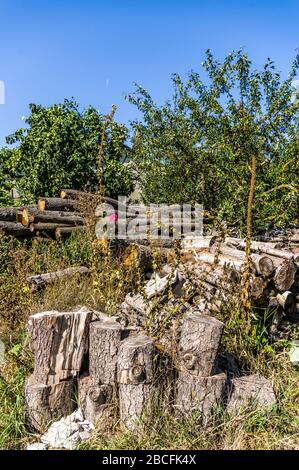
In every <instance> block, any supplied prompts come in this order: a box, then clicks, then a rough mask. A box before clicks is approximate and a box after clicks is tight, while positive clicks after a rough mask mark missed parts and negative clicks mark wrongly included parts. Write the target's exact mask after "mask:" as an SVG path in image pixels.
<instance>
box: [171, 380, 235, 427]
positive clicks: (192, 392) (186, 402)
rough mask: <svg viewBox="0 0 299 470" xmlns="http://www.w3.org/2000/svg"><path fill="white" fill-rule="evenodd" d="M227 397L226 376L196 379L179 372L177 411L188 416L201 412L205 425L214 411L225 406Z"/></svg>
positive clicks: (176, 399) (176, 397) (176, 398)
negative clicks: (219, 406) (224, 402)
mask: <svg viewBox="0 0 299 470" xmlns="http://www.w3.org/2000/svg"><path fill="white" fill-rule="evenodd" d="M226 395H227V386H226V374H224V373H221V374H217V375H213V376H211V377H196V376H194V375H190V374H189V373H188V372H179V375H178V379H177V381H176V394H175V410H177V411H179V412H181V413H183V414H188V413H191V412H194V411H197V412H200V414H201V418H202V420H203V423H204V424H206V423H207V421H208V419H209V418H210V417H211V414H212V412H213V409H214V408H215V407H216V406H217V405H221V404H223V401H224V400H225V397H226Z"/></svg>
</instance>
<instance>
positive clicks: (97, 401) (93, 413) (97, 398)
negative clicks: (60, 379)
mask: <svg viewBox="0 0 299 470" xmlns="http://www.w3.org/2000/svg"><path fill="white" fill-rule="evenodd" d="M78 399H79V407H80V408H81V410H82V412H83V416H84V419H87V420H88V421H90V422H91V423H93V424H94V425H101V429H102V428H105V427H108V425H109V421H110V417H111V413H112V399H113V387H112V385H106V384H105V385H97V384H95V383H94V381H93V379H92V377H90V376H85V377H80V379H79V384H78Z"/></svg>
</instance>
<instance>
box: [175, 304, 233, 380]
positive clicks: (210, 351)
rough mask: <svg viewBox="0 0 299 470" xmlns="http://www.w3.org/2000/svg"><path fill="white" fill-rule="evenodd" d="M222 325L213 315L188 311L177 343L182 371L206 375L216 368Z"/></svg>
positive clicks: (211, 373) (212, 372)
mask: <svg viewBox="0 0 299 470" xmlns="http://www.w3.org/2000/svg"><path fill="white" fill-rule="evenodd" d="M223 328H224V325H223V323H222V322H220V321H219V320H217V319H216V318H214V317H211V316H208V315H202V314H199V313H190V314H188V315H187V316H186V317H185V318H184V320H183V324H182V327H181V335H180V340H179V344H178V354H179V361H180V364H181V366H182V370H183V371H188V372H189V374H191V375H197V376H201V377H208V376H210V375H213V374H214V372H215V370H216V358H217V353H218V349H219V345H220V340H221V336H222V332H223Z"/></svg>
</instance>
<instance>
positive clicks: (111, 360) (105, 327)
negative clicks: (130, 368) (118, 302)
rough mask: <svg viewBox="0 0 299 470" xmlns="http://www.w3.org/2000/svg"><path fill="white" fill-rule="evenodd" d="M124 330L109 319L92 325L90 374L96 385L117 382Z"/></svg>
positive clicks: (90, 335)
mask: <svg viewBox="0 0 299 470" xmlns="http://www.w3.org/2000/svg"><path fill="white" fill-rule="evenodd" d="M124 333H125V332H124V330H123V328H122V326H121V325H120V323H118V322H117V321H115V320H113V319H109V318H108V317H107V318H106V319H103V320H99V321H95V322H92V323H91V324H90V333H89V345H90V346H89V374H90V376H91V377H92V380H93V383H94V384H109V385H113V384H115V382H116V370H117V354H118V350H119V347H120V343H121V339H122V335H123V334H124Z"/></svg>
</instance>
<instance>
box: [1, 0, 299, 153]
mask: <svg viewBox="0 0 299 470" xmlns="http://www.w3.org/2000/svg"><path fill="white" fill-rule="evenodd" d="M241 46H244V47H245V49H246V50H247V51H248V53H249V55H250V57H251V59H252V60H253V62H254V64H255V65H256V66H257V67H258V66H260V65H262V64H263V62H264V60H265V59H266V58H267V57H271V58H273V59H274V60H275V61H276V63H277V66H278V68H279V69H280V70H281V71H282V73H283V74H284V75H286V74H287V72H288V70H289V67H290V64H291V61H292V59H293V57H294V55H295V50H296V48H297V47H298V46H299V0H284V1H282V0H272V1H269V0H259V1H257V0H242V1H241V0H240V1H237V0H223V1H220V0H214V1H213V0H197V1H195V0H185V1H178V0H172V1H170V0H166V1H165V0H160V1H156V0H152V1H149V0H145V1H142V0H140V1H139V2H137V1H133V0H130V1H119V0H115V1H113V2H112V1H110V2H108V1H107V0H106V1H102V0H97V1H95V0H85V1H83V0H82V1H79V0H72V1H71V0H60V1H58V0H51V1H42V0H39V1H37V0H23V1H20V0H8V1H6V0H0V81H4V83H5V91H6V103H5V104H4V105H0V145H3V144H4V136H6V135H7V134H9V133H11V132H13V131H14V130H16V129H17V128H19V127H22V126H23V121H22V116H24V115H26V114H27V112H28V104H29V103H30V102H36V103H40V104H44V105H50V104H52V103H57V102H59V101H61V100H63V99H64V98H71V97H72V96H73V97H75V98H76V99H77V100H78V101H79V103H80V105H81V106H82V107H85V106H87V105H88V104H92V105H93V106H95V107H96V108H97V109H100V110H101V111H102V112H103V113H106V112H108V111H109V110H110V107H111V104H112V103H115V104H116V105H117V115H116V118H117V120H119V121H123V122H128V121H129V120H132V119H134V118H135V117H136V116H137V112H136V109H135V108H134V107H133V106H132V105H130V104H129V103H127V102H126V101H125V95H126V93H128V92H131V91H132V90H133V88H134V85H133V84H134V82H138V83H139V84H140V85H142V86H144V87H145V88H146V89H147V90H149V91H150V93H151V94H152V96H153V97H154V99H155V100H156V101H157V102H158V103H162V102H163V101H164V100H166V99H168V98H169V97H170V96H171V80H170V76H171V74H172V73H173V72H178V73H180V74H182V75H185V74H187V72H188V71H189V70H190V69H196V70H199V69H200V63H201V61H202V60H203V55H204V51H205V50H206V49H207V48H211V49H212V50H213V52H214V53H215V54H216V55H217V56H218V57H219V58H223V57H224V56H225V55H226V54H227V53H228V52H230V51H231V50H233V49H238V48H239V47H241Z"/></svg>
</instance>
